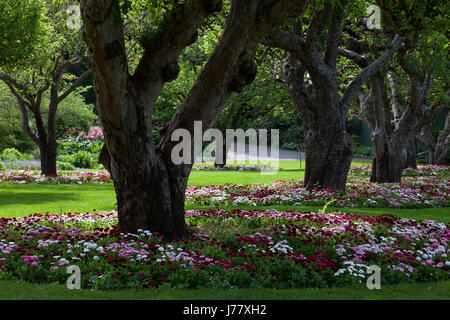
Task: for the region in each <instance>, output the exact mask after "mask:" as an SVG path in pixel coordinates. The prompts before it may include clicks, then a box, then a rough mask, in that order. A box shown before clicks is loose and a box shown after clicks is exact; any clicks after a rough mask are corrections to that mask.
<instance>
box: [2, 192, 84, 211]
mask: <svg viewBox="0 0 450 320" xmlns="http://www.w3.org/2000/svg"><path fill="white" fill-rule="evenodd" d="M76 198H77V195H76V193H73V192H61V191H59V192H57V193H56V192H55V193H48V192H27V193H19V192H5V191H1V190H0V207H2V206H8V205H30V204H39V203H47V202H58V201H72V200H75V199H76Z"/></svg>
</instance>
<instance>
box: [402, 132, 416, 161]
mask: <svg viewBox="0 0 450 320" xmlns="http://www.w3.org/2000/svg"><path fill="white" fill-rule="evenodd" d="M416 155H417V149H416V137H415V135H411V137H410V138H409V139H408V144H407V146H406V162H405V169H406V168H411V169H417V156H416Z"/></svg>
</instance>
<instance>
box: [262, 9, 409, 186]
mask: <svg viewBox="0 0 450 320" xmlns="http://www.w3.org/2000/svg"><path fill="white" fill-rule="evenodd" d="M343 6H345V4H343ZM343 14H344V9H343V7H341V8H338V7H333V6H332V5H331V4H327V5H325V7H324V8H323V9H320V10H319V9H317V10H315V12H314V14H313V16H312V18H311V20H310V23H309V26H308V31H307V33H306V35H302V32H301V26H299V25H296V24H294V25H293V28H292V31H290V32H279V33H278V34H276V35H275V36H273V37H270V38H267V39H265V40H264V42H263V43H264V44H266V45H269V46H273V47H279V48H282V49H285V50H286V51H288V52H289V56H288V57H287V58H286V60H285V61H284V63H283V73H284V74H285V77H286V84H287V87H288V90H289V92H290V94H291V98H292V100H293V102H294V104H295V105H296V107H297V110H298V112H299V113H300V115H301V117H302V120H303V123H304V127H305V152H306V170H305V187H306V188H307V189H314V188H330V189H345V185H346V182H347V176H348V170H349V168H350V164H351V160H352V155H353V152H354V148H355V146H354V142H353V139H352V138H351V136H350V135H349V134H348V133H347V132H346V128H345V120H346V115H347V111H348V108H349V106H350V104H351V103H352V101H353V100H354V98H355V97H356V95H357V94H358V92H359V90H360V88H361V86H362V84H363V83H364V82H365V81H366V80H367V79H368V78H369V77H371V76H373V75H374V74H375V73H376V72H377V71H378V70H380V69H381V68H382V67H383V66H384V65H385V64H386V63H387V62H388V61H389V60H390V59H391V58H392V57H393V55H394V53H395V52H396V51H397V50H398V48H399V46H400V44H401V43H402V39H401V38H400V37H399V36H397V37H396V38H395V39H394V40H393V41H392V44H391V47H390V48H388V49H387V50H386V51H385V52H384V53H383V54H382V55H381V56H380V57H379V58H378V59H377V60H376V61H374V62H372V63H368V64H367V65H366V66H365V68H364V69H363V70H362V71H361V72H360V73H359V74H358V75H357V76H356V78H355V79H354V80H353V81H352V82H351V83H350V84H349V85H348V87H347V88H346V90H345V92H344V94H343V95H342V96H341V95H340V94H339V91H338V89H339V88H338V78H337V70H336V64H337V61H338V53H339V51H340V50H339V48H338V45H339V42H340V35H341V23H342V18H343ZM327 26H328V29H327V34H326V36H327V41H326V44H325V50H324V52H323V53H322V52H321V50H320V49H319V46H318V42H319V37H320V36H321V35H322V33H323V32H324V30H325V28H326V27H327Z"/></svg>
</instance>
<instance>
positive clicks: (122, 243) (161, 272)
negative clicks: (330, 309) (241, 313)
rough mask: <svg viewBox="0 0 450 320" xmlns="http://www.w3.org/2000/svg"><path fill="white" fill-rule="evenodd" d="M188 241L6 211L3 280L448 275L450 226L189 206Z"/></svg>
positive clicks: (244, 283) (412, 278)
mask: <svg viewBox="0 0 450 320" xmlns="http://www.w3.org/2000/svg"><path fill="white" fill-rule="evenodd" d="M186 220H187V222H188V225H189V226H190V228H191V230H192V233H193V234H192V236H191V237H190V238H189V239H177V240H174V241H171V242H168V241H165V239H164V238H163V237H162V236H160V235H158V234H155V233H153V234H152V233H151V232H149V231H145V230H138V232H137V233H136V234H129V233H122V232H121V231H120V230H119V229H118V227H117V213H116V212H102V213H92V214H77V213H76V214H64V215H49V214H46V215H41V214H34V215H31V216H27V217H24V218H0V239H1V240H0V279H21V280H25V281H30V282H35V283H48V282H50V283H53V282H58V283H65V282H66V280H67V278H68V276H69V274H67V272H66V268H67V266H69V265H77V266H78V267H79V268H80V269H81V271H82V275H81V283H82V287H83V288H95V289H123V288H147V287H160V286H164V287H173V288H299V287H317V288H320V287H334V286H347V285H356V284H359V283H363V282H364V281H365V278H366V277H367V276H368V275H367V274H366V271H367V267H368V266H371V265H377V266H378V267H380V268H381V281H382V284H395V283H401V282H421V281H440V280H447V279H450V261H449V259H448V254H449V253H450V250H449V246H448V244H449V240H450V228H449V224H447V225H446V224H443V223H437V222H435V221H429V220H427V221H422V222H418V221H414V220H409V219H398V218H396V217H394V216H392V215H382V216H375V217H370V216H365V215H358V214H346V213H340V212H337V213H330V214H325V213H299V212H295V211H287V212H277V211H276V210H267V211H244V210H233V211H224V210H208V211H187V212H186Z"/></svg>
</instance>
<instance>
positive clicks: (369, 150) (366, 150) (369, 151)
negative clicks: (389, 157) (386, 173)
mask: <svg viewBox="0 0 450 320" xmlns="http://www.w3.org/2000/svg"><path fill="white" fill-rule="evenodd" d="M355 153H356V154H360V155H363V156H367V157H372V156H373V155H374V151H373V147H364V146H358V147H356V151H355Z"/></svg>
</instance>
